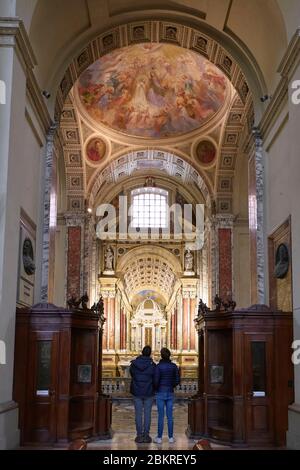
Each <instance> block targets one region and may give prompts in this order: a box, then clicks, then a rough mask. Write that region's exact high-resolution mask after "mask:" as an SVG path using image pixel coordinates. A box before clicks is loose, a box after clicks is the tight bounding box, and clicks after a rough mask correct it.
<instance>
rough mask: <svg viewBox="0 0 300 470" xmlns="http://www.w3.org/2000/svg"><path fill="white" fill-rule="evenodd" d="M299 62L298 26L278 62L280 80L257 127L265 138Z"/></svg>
mask: <svg viewBox="0 0 300 470" xmlns="http://www.w3.org/2000/svg"><path fill="white" fill-rule="evenodd" d="M299 62H300V27H298V28H297V29H296V31H295V33H294V35H293V37H292V39H291V41H290V43H289V45H288V48H287V50H286V52H285V54H284V56H283V58H282V60H281V62H280V64H279V67H278V70H277V71H278V73H280V75H281V80H280V82H279V83H278V85H277V87H276V89H275V92H274V93H273V96H272V99H271V101H270V103H269V105H268V107H267V109H266V111H265V113H264V115H263V117H262V119H261V121H260V124H259V128H260V129H261V134H262V137H263V139H264V140H265V139H266V137H267V135H268V134H269V132H270V131H271V129H272V128H273V125H274V122H276V119H277V118H278V115H279V114H280V112H281V110H282V109H283V107H284V105H285V104H286V102H287V100H288V91H289V81H290V79H291V78H292V76H293V74H294V72H295V69H296V67H297V66H298V65H299Z"/></svg>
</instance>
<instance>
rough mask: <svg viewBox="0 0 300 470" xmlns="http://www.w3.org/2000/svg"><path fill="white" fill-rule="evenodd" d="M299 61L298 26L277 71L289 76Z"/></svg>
mask: <svg viewBox="0 0 300 470" xmlns="http://www.w3.org/2000/svg"><path fill="white" fill-rule="evenodd" d="M299 61H300V26H298V28H297V29H296V31H295V33H294V35H293V37H292V39H291V41H290V43H289V45H288V48H287V50H286V52H285V54H284V56H283V58H282V60H281V62H280V64H279V67H278V73H280V75H281V76H282V77H287V78H291V76H292V75H293V73H294V71H295V69H296V67H297V66H298V64H299Z"/></svg>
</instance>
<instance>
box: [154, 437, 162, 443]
mask: <svg viewBox="0 0 300 470" xmlns="http://www.w3.org/2000/svg"><path fill="white" fill-rule="evenodd" d="M153 442H155V444H161V443H162V438H161V437H155V438H154V439H153Z"/></svg>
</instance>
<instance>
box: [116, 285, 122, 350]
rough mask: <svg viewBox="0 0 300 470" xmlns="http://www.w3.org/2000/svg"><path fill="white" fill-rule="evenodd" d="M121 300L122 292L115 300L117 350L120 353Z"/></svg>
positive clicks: (118, 293)
mask: <svg viewBox="0 0 300 470" xmlns="http://www.w3.org/2000/svg"><path fill="white" fill-rule="evenodd" d="M121 321H122V316H121V299H120V292H119V291H118V292H117V295H116V299H115V349H116V351H119V349H121V328H122V325H121Z"/></svg>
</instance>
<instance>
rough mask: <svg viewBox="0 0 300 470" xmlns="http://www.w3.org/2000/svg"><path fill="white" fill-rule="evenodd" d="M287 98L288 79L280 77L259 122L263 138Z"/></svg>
mask: <svg viewBox="0 0 300 470" xmlns="http://www.w3.org/2000/svg"><path fill="white" fill-rule="evenodd" d="M287 100H288V79H287V77H282V78H281V80H280V82H279V84H278V86H277V88H276V90H275V92H274V95H273V96H272V99H271V101H270V104H269V106H268V107H267V109H266V111H265V113H264V115H263V117H262V119H261V121H260V123H259V128H260V130H261V135H262V137H263V138H264V139H266V137H267V136H268V134H269V132H270V131H271V129H272V127H273V125H274V123H275V122H276V119H277V118H278V116H279V114H280V112H281V111H282V109H283V107H284V105H285V104H286V103H287Z"/></svg>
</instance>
